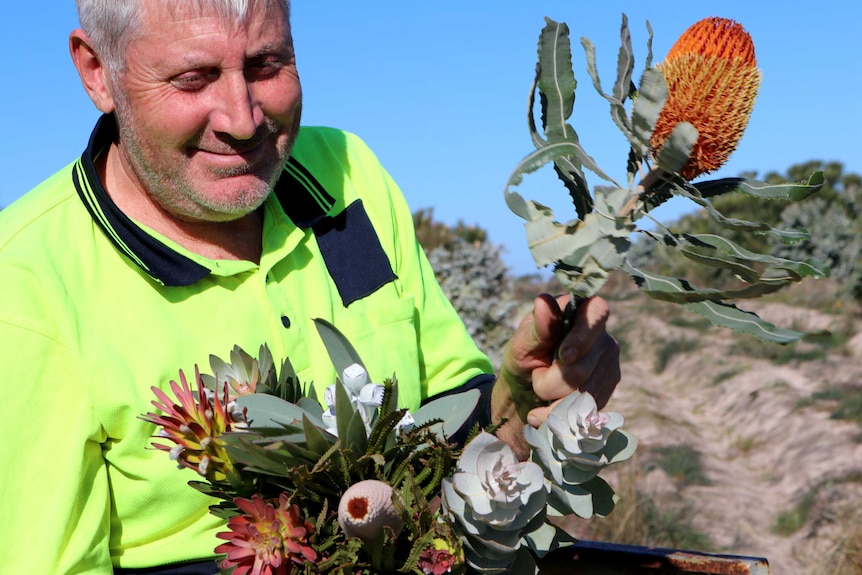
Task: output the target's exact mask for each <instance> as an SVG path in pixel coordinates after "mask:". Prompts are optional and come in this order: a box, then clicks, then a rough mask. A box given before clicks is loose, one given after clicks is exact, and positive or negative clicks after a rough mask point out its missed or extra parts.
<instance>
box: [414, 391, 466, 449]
mask: <svg viewBox="0 0 862 575" xmlns="http://www.w3.org/2000/svg"><path fill="white" fill-rule="evenodd" d="M480 395H481V394H480V393H479V390H477V389H471V390H468V391H464V392H461V393H453V394H451V395H445V396H443V397H441V398H439V399H435V400H433V401H429V402H428V403H426V404H425V405H423V406H422V407H420V408H419V409H418V410H417V411H416V413H414V414H413V419H414V420H415V422H416V425H424V424H425V423H428V422H429V421H433V420H435V419H441V420H443V435H444V437H443V439H444V440H445V439H447V438H448V437H451V436H452V434H454V433H455V432H456V431H458V430H459V429H461V426H462V425H464V423H465V422H466V421H467V420H468V419H470V417H471V416H472V415H473V412H474V411H475V409H476V405H477V404H478V403H479V397H480Z"/></svg>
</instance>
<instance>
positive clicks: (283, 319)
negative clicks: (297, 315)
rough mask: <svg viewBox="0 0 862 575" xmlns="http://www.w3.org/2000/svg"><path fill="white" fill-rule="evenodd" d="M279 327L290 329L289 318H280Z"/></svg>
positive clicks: (284, 316)
mask: <svg viewBox="0 0 862 575" xmlns="http://www.w3.org/2000/svg"><path fill="white" fill-rule="evenodd" d="M281 325H283V326H284V327H286V328H288V327H290V318H289V317H287V316H286V315H283V316H281Z"/></svg>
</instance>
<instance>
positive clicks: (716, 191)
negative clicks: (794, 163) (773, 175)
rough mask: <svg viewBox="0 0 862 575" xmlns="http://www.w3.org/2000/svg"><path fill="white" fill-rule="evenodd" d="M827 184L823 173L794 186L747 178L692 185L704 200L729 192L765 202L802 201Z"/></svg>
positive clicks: (816, 173) (709, 181) (722, 179)
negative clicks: (739, 193)
mask: <svg viewBox="0 0 862 575" xmlns="http://www.w3.org/2000/svg"><path fill="white" fill-rule="evenodd" d="M824 182H825V177H824V176H823V172H814V173H813V174H811V176H809V178H808V181H807V182H797V183H793V184H767V183H764V182H759V181H756V180H747V179H745V178H720V179H717V180H708V181H705V182H697V183H695V184H692V186H694V187H695V188H696V189H697V190H698V191H699V192H700V194H701V196H702V197H704V198H711V197H714V196H717V195H720V194H726V193H728V192H741V193H744V194H748V195H749V196H753V197H755V198H761V199H764V200H790V201H793V202H798V201H802V200H804V199H806V198H808V197H809V196H811V195H812V194H815V193H817V192H818V191H819V190H820V189H821V188H822V187H823V183H824Z"/></svg>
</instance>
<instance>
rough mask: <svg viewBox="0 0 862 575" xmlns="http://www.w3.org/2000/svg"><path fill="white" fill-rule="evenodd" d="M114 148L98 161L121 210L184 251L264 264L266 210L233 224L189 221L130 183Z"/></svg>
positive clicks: (110, 193) (104, 180)
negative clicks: (264, 218) (264, 216)
mask: <svg viewBox="0 0 862 575" xmlns="http://www.w3.org/2000/svg"><path fill="white" fill-rule="evenodd" d="M117 156H118V154H117V151H116V150H115V149H114V146H111V149H110V150H109V151H108V153H107V154H103V155H102V157H101V158H99V159H98V160H97V163H96V169H97V171H98V172H99V178H100V179H101V180H102V182H103V185H104V187H105V190H106V191H107V193H108V195H109V196H110V197H111V199H112V200H113V201H114V203H115V204H117V206H118V207H119V208H120V210H121V211H122V212H123V213H124V214H126V215H127V216H128V217H130V218H131V219H133V220H135V221H136V222H138V223H140V224H143V225H145V226H147V227H149V228H151V229H153V230H155V231H156V232H158V233H160V234H162V235H163V236H165V237H167V238H168V239H170V240H172V241H174V242H176V243H177V244H179V245H181V246H182V247H184V248H186V249H187V250H190V251H192V252H194V253H196V254H198V255H201V256H204V257H206V258H210V259H214V260H218V259H222V260H225V259H226V260H248V261H252V262H255V263H260V254H261V251H262V249H263V248H262V239H261V237H262V235H263V208H258V209H257V210H255V211H254V212H252V213H250V214H247V215H245V216H243V217H241V218H238V219H236V220H231V221H204V220H192V219H186V218H183V217H180V216H177V215H176V214H173V213H171V212H169V211H168V210H166V209H165V208H164V207H163V206H162V205H161V204H160V203H159V202H157V201H156V200H155V199H154V198H153V197H152V196H151V195H150V194H148V193H146V192H145V191H143V190H141V189H140V187H139V186H136V185H135V184H134V182H132V181H130V179H129V178H128V176H127V175H126V173H125V171H124V170H123V168H122V166H119V165H118V161H119V160H118V157H117Z"/></svg>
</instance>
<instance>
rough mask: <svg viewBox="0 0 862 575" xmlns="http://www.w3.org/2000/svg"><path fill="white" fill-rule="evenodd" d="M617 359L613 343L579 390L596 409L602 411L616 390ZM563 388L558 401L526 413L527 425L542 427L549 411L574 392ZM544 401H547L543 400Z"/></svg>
mask: <svg viewBox="0 0 862 575" xmlns="http://www.w3.org/2000/svg"><path fill="white" fill-rule="evenodd" d="M611 339H613V338H611ZM618 357H619V345H618V344H617V343H616V341H614V345H613V346H611V347H610V348H607V349H606V350H605V352H604V354H603V356H602V357H601V358H600V359H599V360H598V361H597V362H596V363H595V369H594V371H593V373H592V374H591V375H590V377H589V379H588V380H587V382H586V383H585V384H584V385H583V386H582V387H581V389H580V391H585V392H587V393H589V394H590V395H592V396H593V398H594V399H595V400H596V407H597V408H598V409H604V407H605V406H606V405H607V403H608V400H609V399H610V398H611V394H613V392H614V389H616V387H617V384H618V383H619V381H620V376H621V373H620V368H619V362H618V361H617V358H618ZM563 388H564V389H566V391H565V392H564V393H561V394H559V395H558V396H557V397H558V399H555V400H554V401H552V402H550V403H549V404H548V405H542V406H539V407H535V408H533V409H531V410H530V411H529V412H527V423H528V424H529V425H531V426H532V427H539V426H540V425H542V423H544V422H545V420H546V419H547V418H548V414H549V413H551V410H552V409H554V407H555V406H556V405H557V404H558V403H560V402H561V401H562V400H563V399H564V398H565V397H567V396H568V395H569V393H571V392H573V391H574V389H573V388H571V387H569V386H567V385H565V383H564V384H563ZM558 389H559V388H558ZM537 396H538V394H537ZM545 401H549V400H548V399H545Z"/></svg>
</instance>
